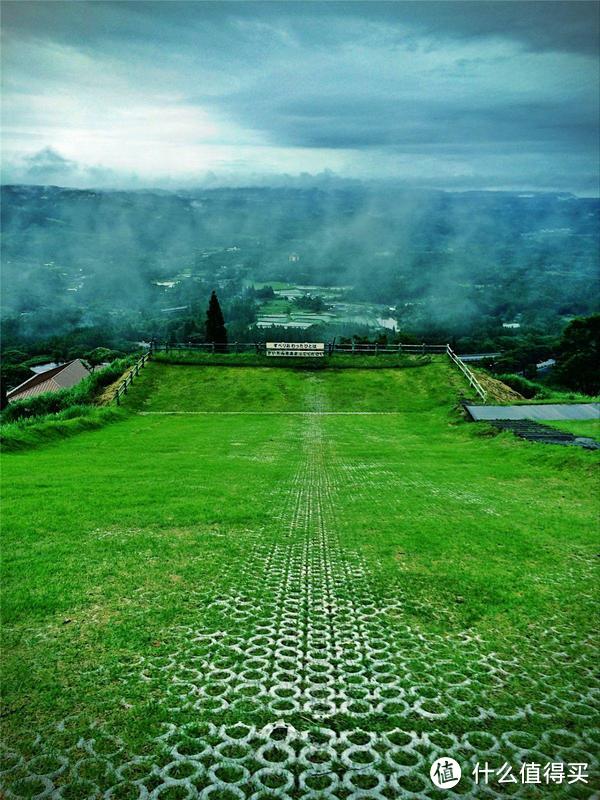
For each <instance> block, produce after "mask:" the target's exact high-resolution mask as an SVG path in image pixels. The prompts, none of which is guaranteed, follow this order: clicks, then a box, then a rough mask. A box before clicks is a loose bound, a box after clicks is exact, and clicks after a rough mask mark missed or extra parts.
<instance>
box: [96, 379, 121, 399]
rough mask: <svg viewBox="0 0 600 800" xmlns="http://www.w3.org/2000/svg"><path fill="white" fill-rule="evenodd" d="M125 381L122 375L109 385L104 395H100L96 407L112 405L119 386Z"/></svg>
mask: <svg viewBox="0 0 600 800" xmlns="http://www.w3.org/2000/svg"><path fill="white" fill-rule="evenodd" d="M122 380H123V375H120V376H119V377H118V378H117V380H116V381H114V383H111V384H109V385H108V386H107V387H106V388H105V389H104V391H103V392H102V394H100V395H98V397H97V398H96V405H99V406H108V405H110V404H111V403H112V402H113V400H114V397H115V392H116V391H117V386H118V385H119V384H120V383H121V381H122Z"/></svg>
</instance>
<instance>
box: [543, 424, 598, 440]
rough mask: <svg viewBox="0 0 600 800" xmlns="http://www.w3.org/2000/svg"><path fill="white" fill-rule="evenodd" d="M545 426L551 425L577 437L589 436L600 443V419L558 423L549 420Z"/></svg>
mask: <svg viewBox="0 0 600 800" xmlns="http://www.w3.org/2000/svg"><path fill="white" fill-rule="evenodd" d="M544 425H550V427H552V428H557V429H558V430H559V431H565V433H573V434H574V435H575V436H587V437H589V438H591V439H596V440H597V441H600V419H585V420H584V419H565V420H557V421H556V422H554V421H553V420H548V421H546V422H544Z"/></svg>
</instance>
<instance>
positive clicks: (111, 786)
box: [0, 360, 600, 800]
mask: <svg viewBox="0 0 600 800" xmlns="http://www.w3.org/2000/svg"><path fill="white" fill-rule="evenodd" d="M465 390H466V387H465V385H464V384H463V382H462V378H461V376H460V374H459V373H457V372H456V371H454V370H453V369H452V368H451V366H450V365H449V364H448V363H446V361H443V360H439V361H437V360H433V361H432V363H429V364H423V365H422V366H418V367H414V368H410V369H389V370H386V369H382V370H369V369H364V370H350V369H349V370H339V371H335V370H331V371H327V370H324V371H320V372H312V371H303V370H287V369H282V368H280V369H268V368H252V367H237V368H236V367H200V366H185V365H178V366H175V365H168V364H159V363H154V364H152V363H151V364H150V365H149V367H148V368H147V369H146V370H144V371H143V373H142V374H141V376H140V378H139V379H138V381H137V382H136V383H135V384H134V387H133V389H132V391H131V392H130V394H129V395H128V397H127V400H126V410H127V414H126V416H125V417H124V419H123V420H121V421H118V422H115V423H113V424H110V425H107V426H106V427H104V428H102V429H99V430H96V431H92V432H89V433H82V434H81V435H79V436H76V437H73V438H70V439H66V440H64V441H62V442H60V443H58V444H53V445H51V446H47V447H41V448H38V449H35V450H30V451H26V452H20V453H8V454H5V455H4V456H3V461H2V466H3V505H4V517H3V548H2V551H3V552H2V555H3V559H2V569H3V586H4V598H3V608H2V612H3V625H2V636H3V647H2V652H3V688H4V695H5V696H4V712H3V720H2V722H3V725H2V728H3V741H4V745H5V752H4V755H3V761H2V764H1V765H0V776H1V777H0V782H1V784H2V786H3V787H4V792H5V793H6V795H7V797H13V796H14V797H27V798H29V797H33V796H41V797H54V796H56V797H63V798H65V800H69V798H77V799H78V800H82V798H86V797H100V796H105V797H106V798H134V797H136V798H137V797H139V798H146V797H152V798H161V799H162V800H179V798H182V799H183V798H188V797H189V798H192V797H196V796H198V795H199V794H201V796H202V797H203V798H214V800H234V798H253V800H267V799H268V798H275V797H279V798H286V797H291V798H301V797H302V798H304V797H306V798H309V797H310V798H340V800H345V799H346V798H348V799H349V798H353V800H354V799H358V798H367V797H374V798H388V800H392V799H393V798H400V797H402V798H404V797H436V796H440V795H439V792H437V790H435V789H434V788H433V785H432V783H431V782H430V779H429V767H430V764H431V763H432V761H433V760H434V759H435V758H437V757H438V756H452V757H454V758H455V759H456V760H457V761H458V762H459V763H460V764H461V765H462V767H463V779H462V780H461V782H460V784H459V785H458V786H457V787H456V788H455V789H454V790H453V792H454V793H456V794H457V795H460V796H463V797H495V796H505V794H510V795H511V796H519V797H545V796H548V795H551V796H553V797H563V796H564V797H582V798H583V797H590V796H591V795H592V791H593V790H592V783H593V781H594V779H595V778H594V776H597V763H596V761H595V755H596V753H597V749H598V739H599V734H598V728H599V719H598V689H599V688H600V685H599V681H598V676H597V672H596V671H595V667H596V658H597V641H596V639H595V634H596V628H597V625H596V623H597V613H598V596H597V592H596V587H597V585H598V584H597V574H596V571H597V566H598V561H599V559H598V538H597V527H596V520H597V514H598V510H599V506H598V501H597V498H596V495H595V489H596V488H597V481H596V469H597V465H598V457H597V454H596V453H593V452H587V451H580V450H578V449H577V448H563V447H553V446H549V445H538V444H533V443H529V442H524V441H521V440H518V439H516V438H513V437H512V436H511V435H509V434H501V435H492V434H491V433H490V432H489V430H488V429H487V428H486V427H479V426H477V425H474V424H468V423H466V422H465V421H464V420H463V419H462V416H461V414H460V412H459V409H458V398H459V395H460V393H461V392H463V391H465ZM349 412H353V413H349ZM476 761H479V762H480V763H483V762H484V761H487V762H488V763H489V764H490V765H491V766H493V767H500V766H501V765H502V764H503V763H504V762H506V763H508V764H510V765H512V766H513V768H514V770H515V774H517V775H518V770H519V768H520V766H521V764H522V763H523V762H525V761H528V762H537V763H541V764H542V765H545V764H546V763H547V762H569V763H587V764H589V765H591V766H590V768H589V772H590V777H589V781H590V783H589V784H588V783H583V782H581V781H580V782H577V783H571V784H568V783H567V782H566V781H565V782H563V783H562V784H556V785H554V784H551V785H547V784H545V783H544V782H543V780H542V785H540V786H538V787H536V786H528V787H523V786H521V785H515V784H508V785H500V786H499V785H498V784H490V785H489V786H487V787H486V786H484V785H480V786H475V784H474V782H473V778H472V776H471V774H470V773H471V770H472V768H473V765H474V763H475V762H476ZM597 788H598V787H597V786H596V789H597ZM447 794H448V796H452V792H449V793H447Z"/></svg>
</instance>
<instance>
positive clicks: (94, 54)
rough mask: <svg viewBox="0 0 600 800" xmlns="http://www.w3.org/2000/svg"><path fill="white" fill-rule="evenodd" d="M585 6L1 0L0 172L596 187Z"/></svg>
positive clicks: (593, 9)
mask: <svg viewBox="0 0 600 800" xmlns="http://www.w3.org/2000/svg"><path fill="white" fill-rule="evenodd" d="M599 8H600V6H599V5H598V4H597V3H596V2H594V1H593V0H592V2H576V1H575V0H568V2H561V0H558V1H557V2H553V1H552V0H549V1H548V2H521V1H520V0H508V1H507V2H485V0H475V1H474V2H466V3H463V2H452V0H450V1H449V2H424V1H423V0H420V1H418V2H390V3H379V2H353V3H345V2H326V3H321V2H314V3H304V2H298V3H295V2H259V3H255V2H246V3H237V2H214V3H204V2H183V3H180V2H160V1H157V2H145V1H144V0H140V1H139V2H100V1H96V2H40V3H38V2H27V0H9V1H8V2H3V3H2V11H3V14H2V17H3V23H2V28H3V31H2V36H3V47H2V54H3V55H2V58H3V157H4V158H3V161H4V168H3V181H4V182H15V181H27V182H30V183H54V184H59V185H75V186H109V185H110V186H151V185H156V186H165V187H174V186H187V185H191V184H198V183H200V182H202V181H206V180H208V181H212V182H213V183H226V184H235V183H248V182H251V181H261V180H262V181H265V180H267V181H269V180H272V178H270V177H269V176H275V175H278V174H281V173H286V174H288V175H293V176H297V175H299V174H301V173H311V174H313V175H314V174H317V173H321V172H323V171H325V170H331V171H333V172H334V173H335V174H336V175H339V176H343V177H353V178H361V179H382V178H383V179H393V180H397V181H402V182H405V183H407V184H409V185H420V186H436V187H441V188H458V189H466V188H493V189H506V188H528V189H537V190H545V189H558V190H566V191H573V192H576V193H581V194H597V193H598V133H599V132H598V119H599V110H598V94H599V92H598V89H599V66H598V15H599Z"/></svg>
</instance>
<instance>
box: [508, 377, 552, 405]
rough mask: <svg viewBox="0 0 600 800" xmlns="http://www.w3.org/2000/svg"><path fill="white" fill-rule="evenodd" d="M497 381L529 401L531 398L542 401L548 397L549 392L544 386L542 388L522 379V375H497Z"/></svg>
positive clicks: (540, 385) (538, 384)
mask: <svg viewBox="0 0 600 800" xmlns="http://www.w3.org/2000/svg"><path fill="white" fill-rule="evenodd" d="M497 378H498V380H500V381H502V383H505V384H506V385H507V386H510V388H511V389H514V390H515V391H516V392H519V394H522V395H523V397H525V398H527V399H528V400H531V399H532V398H533V397H537V398H539V399H542V398H544V397H548V396H549V394H550V393H549V392H548V390H547V389H546V387H545V386H542V384H541V383H536V382H535V381H530V380H529V379H528V378H524V377H523V376H522V375H515V374H513V373H509V374H507V375H498V376H497Z"/></svg>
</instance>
